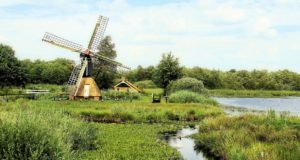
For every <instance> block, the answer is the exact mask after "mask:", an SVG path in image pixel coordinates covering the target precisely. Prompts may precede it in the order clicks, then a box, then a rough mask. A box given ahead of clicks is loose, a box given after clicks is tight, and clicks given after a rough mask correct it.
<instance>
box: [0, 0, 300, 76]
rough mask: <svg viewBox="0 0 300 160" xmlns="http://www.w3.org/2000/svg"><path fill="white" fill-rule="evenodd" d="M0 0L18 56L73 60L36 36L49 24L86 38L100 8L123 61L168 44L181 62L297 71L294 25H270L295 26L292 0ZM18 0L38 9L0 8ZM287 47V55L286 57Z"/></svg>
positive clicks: (134, 61)
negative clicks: (161, 0)
mask: <svg viewBox="0 0 300 160" xmlns="http://www.w3.org/2000/svg"><path fill="white" fill-rule="evenodd" d="M3 2H4V3H2V1H1V5H0V13H1V15H0V35H1V36H0V41H4V42H5V43H8V44H10V45H12V46H14V47H15V49H16V51H17V55H18V56H19V57H21V58H33V59H37V58H41V59H53V58H56V57H67V58H72V59H74V60H77V59H78V57H77V55H75V54H74V53H70V52H68V51H64V50H63V49H60V48H55V47H54V46H51V45H47V44H44V43H42V42H41V38H42V35H43V34H44V32H45V31H49V32H51V33H54V34H57V35H59V36H62V37H64V38H67V39H69V40H72V41H75V42H78V43H81V44H83V45H87V43H88V40H89V38H90V35H91V32H92V29H93V27H94V24H95V21H96V19H97V15H98V14H103V15H106V16H108V17H109V18H110V21H109V24H108V28H107V34H110V35H112V38H113V41H114V42H115V43H116V47H117V50H118V51H119V54H118V60H119V61H121V62H123V63H125V64H128V65H130V66H137V65H139V64H142V65H155V64H157V62H158V60H159V59H160V58H161V53H163V52H169V51H173V53H174V54H175V55H176V56H178V57H180V59H181V62H182V63H183V64H184V65H188V66H195V65H199V66H203V67H209V68H220V69H230V68H247V69H252V68H256V67H260V66H268V69H274V68H278V66H280V67H285V68H290V69H292V70H297V71H300V69H299V68H300V65H298V64H296V62H295V61H294V60H293V59H295V58H298V59H299V58H300V55H298V53H299V52H300V47H299V45H298V43H297V42H299V40H300V39H299V37H300V32H299V31H298V32H297V31H293V32H292V33H287V32H285V31H282V30H278V29H277V28H276V27H278V26H289V25H292V26H300V22H299V21H298V20H299V19H300V11H299V10H298V9H299V8H298V9H297V7H295V6H298V7H299V5H300V3H299V1H296V0H289V1H283V0H276V1H273V2H272V3H271V2H270V5H269V3H266V2H262V1H259V2H251V3H248V2H245V1H237V0H228V1H225V2H219V1H216V0H191V1H182V2H178V3H172V4H165V5H154V6H134V5H131V4H130V3H128V2H127V1H126V0H114V1H105V0H102V1H99V2H98V3H96V4H89V3H86V2H84V1H82V2H81V3H79V2H77V3H75V2H74V3H70V2H67V1H63V0H58V1H51V2H50V1H48V2H44V1H36V0H34V1H18V0H13V1H7V0H5V1H3ZM20 3H22V4H24V3H26V4H29V5H34V6H38V8H39V9H38V10H31V11H30V12H28V13H25V15H23V14H19V13H9V12H8V11H5V10H1V7H2V8H3V7H4V8H5V7H7V6H11V5H15V4H20ZM11 16H13V18H11ZM3 37H4V38H3ZM3 39H6V40H3ZM287 53H288V54H289V55H294V57H286V55H287ZM265 63H268V65H264V64H265ZM277 63H278V64H277ZM279 63H280V64H279ZM295 66H296V67H295Z"/></svg>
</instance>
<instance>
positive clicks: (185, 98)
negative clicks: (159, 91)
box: [169, 90, 217, 105]
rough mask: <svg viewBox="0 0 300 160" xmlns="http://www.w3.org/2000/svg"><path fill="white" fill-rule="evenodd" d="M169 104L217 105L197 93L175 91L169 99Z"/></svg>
mask: <svg viewBox="0 0 300 160" xmlns="http://www.w3.org/2000/svg"><path fill="white" fill-rule="evenodd" d="M169 102H170V103H201V104H211V105H217V102H216V101H215V100H213V99H210V98H207V97H204V96H202V95H200V94H198V93H195V92H191V91H185V90H181V91H177V92H175V93H172V94H171V95H170V97H169Z"/></svg>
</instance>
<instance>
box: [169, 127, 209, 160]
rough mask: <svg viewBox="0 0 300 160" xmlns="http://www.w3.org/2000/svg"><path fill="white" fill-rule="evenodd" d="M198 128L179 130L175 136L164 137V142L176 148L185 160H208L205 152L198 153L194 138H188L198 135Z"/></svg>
mask: <svg viewBox="0 0 300 160" xmlns="http://www.w3.org/2000/svg"><path fill="white" fill-rule="evenodd" d="M198 131H199V129H198V127H195V128H190V127H186V128H183V129H181V130H179V131H178V132H177V133H176V134H174V135H169V134H167V135H164V140H165V141H166V142H167V143H168V144H169V145H170V146H171V147H173V148H176V149H177V150H178V151H179V152H180V154H181V156H182V157H183V159H185V160H206V159H207V158H206V157H205V156H204V154H203V152H201V151H197V150H196V149H195V148H194V147H195V142H194V140H193V139H192V138H190V137H188V136H190V135H192V134H195V133H198Z"/></svg>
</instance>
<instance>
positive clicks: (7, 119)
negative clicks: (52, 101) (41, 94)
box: [0, 106, 97, 159]
mask: <svg viewBox="0 0 300 160" xmlns="http://www.w3.org/2000/svg"><path fill="white" fill-rule="evenodd" d="M0 134H1V136H0V147H1V149H0V159H72V158H73V157H74V158H75V156H77V154H76V153H77V152H76V151H77V150H91V149H95V148H96V141H97V137H96V129H95V128H94V127H92V126H91V125H89V124H86V123H83V122H79V121H78V120H75V119H72V118H70V117H68V116H66V115H64V114H63V113H62V112H53V111H41V110H36V111H32V110H31V108H30V107H29V106H27V107H26V109H25V108H24V107H22V108H21V107H17V109H11V110H10V111H9V112H7V111H1V110H0Z"/></svg>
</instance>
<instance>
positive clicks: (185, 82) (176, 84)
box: [167, 77, 208, 95]
mask: <svg viewBox="0 0 300 160" xmlns="http://www.w3.org/2000/svg"><path fill="white" fill-rule="evenodd" d="M167 90H168V93H169V94H172V93H174V92H177V91H181V90H187V91H192V92H196V93H199V94H202V95H207V94H208V90H207V89H206V88H205V87H204V85H203V83H202V81H200V80H197V79H195V78H189V77H186V78H181V79H178V80H176V81H172V82H171V83H170V84H169V85H168V89H167Z"/></svg>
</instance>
